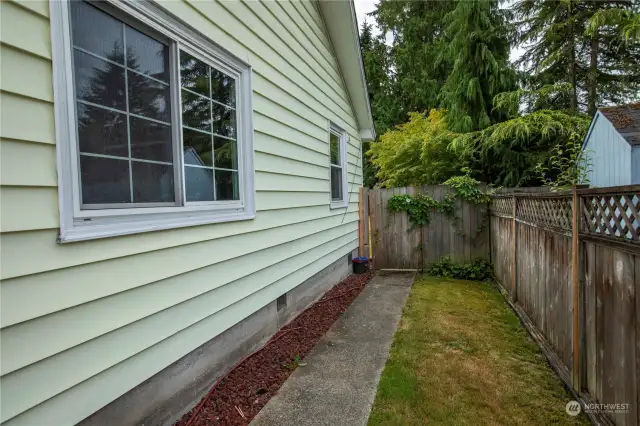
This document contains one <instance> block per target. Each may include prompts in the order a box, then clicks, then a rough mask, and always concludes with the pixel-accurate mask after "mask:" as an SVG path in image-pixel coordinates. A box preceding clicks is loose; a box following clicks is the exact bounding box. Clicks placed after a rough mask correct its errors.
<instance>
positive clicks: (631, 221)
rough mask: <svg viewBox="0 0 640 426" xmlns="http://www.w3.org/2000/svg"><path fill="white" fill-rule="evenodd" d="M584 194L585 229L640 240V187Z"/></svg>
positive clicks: (595, 233) (597, 233)
mask: <svg viewBox="0 0 640 426" xmlns="http://www.w3.org/2000/svg"><path fill="white" fill-rule="evenodd" d="M580 198H581V200H582V202H581V204H582V219H583V220H582V224H581V231H582V232H585V233H588V234H593V235H598V236H608V237H614V238H617V239H620V240H625V241H632V242H635V243H640V214H639V213H638V212H640V191H636V192H629V193H626V194H585V195H581V197H580Z"/></svg>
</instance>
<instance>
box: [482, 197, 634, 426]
mask: <svg viewBox="0 0 640 426" xmlns="http://www.w3.org/2000/svg"><path fill="white" fill-rule="evenodd" d="M639 211H640V185H632V186H623V187H611V188H578V187H576V188H574V189H573V190H572V191H568V192H562V193H549V192H535V193H522V192H511V193H506V192H504V191H503V192H502V193H499V194H496V195H494V198H493V201H492V204H491V219H490V220H491V226H490V229H491V232H490V234H491V258H492V261H493V263H494V268H495V273H496V277H497V279H498V280H499V282H500V283H501V285H502V287H503V289H504V290H505V292H506V293H507V296H508V298H509V301H510V303H511V304H512V306H513V307H514V309H515V310H516V311H517V312H518V314H519V315H520V316H521V318H522V319H523V321H524V322H525V325H527V326H528V327H529V328H530V331H531V332H532V334H533V336H534V338H536V340H538V343H540V344H541V345H542V346H543V350H545V353H546V354H547V356H548V357H549V358H550V361H551V364H552V365H553V366H554V368H556V370H557V371H558V373H559V375H560V377H561V378H562V379H563V380H564V381H565V383H567V385H568V386H571V387H572V388H573V390H574V391H575V392H576V393H577V394H578V395H579V397H580V398H581V399H582V400H583V402H584V403H587V404H589V403H600V404H616V403H617V404H629V406H628V409H627V410H626V411H625V410H621V409H618V410H613V411H617V412H608V413H601V414H598V415H593V416H592V420H594V421H596V422H598V423H602V424H615V425H618V426H622V425H636V426H638V425H640V214H639V213H638V212H639ZM618 408H620V407H618Z"/></svg>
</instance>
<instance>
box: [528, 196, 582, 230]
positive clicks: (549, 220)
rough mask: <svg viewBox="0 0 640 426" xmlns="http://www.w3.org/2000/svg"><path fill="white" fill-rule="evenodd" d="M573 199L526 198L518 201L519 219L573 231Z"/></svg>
mask: <svg viewBox="0 0 640 426" xmlns="http://www.w3.org/2000/svg"><path fill="white" fill-rule="evenodd" d="M572 211H573V210H572V199H571V197H566V196H565V197H553V198H543V197H538V196H535V197H526V198H524V197H523V198H519V199H518V212H517V214H518V219H522V220H525V221H527V222H531V223H536V224H540V225H546V226H551V227H554V228H560V229H566V230H571V222H572V214H573V213H572Z"/></svg>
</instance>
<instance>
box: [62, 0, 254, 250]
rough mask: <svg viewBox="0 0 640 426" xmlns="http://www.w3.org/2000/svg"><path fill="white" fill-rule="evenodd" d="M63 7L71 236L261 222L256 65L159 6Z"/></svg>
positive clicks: (65, 195) (65, 221) (65, 187)
mask: <svg viewBox="0 0 640 426" xmlns="http://www.w3.org/2000/svg"><path fill="white" fill-rule="evenodd" d="M52 13H53V14H54V16H53V17H54V18H55V19H52V23H53V25H52V41H53V46H54V54H53V57H54V78H55V79H56V83H57V84H56V93H55V107H56V108H55V111H56V128H57V132H58V133H57V138H58V143H57V149H58V150H59V151H60V152H59V155H58V172H59V174H60V185H59V188H58V189H59V191H60V200H61V203H60V213H61V214H60V217H61V227H60V239H61V241H76V240H82V239H90V238H97V237H105V236H112V235H122V234H129V233H134V232H143V231H148V230H155V229H166V228H172V227H179V226H190V225H197V224H202V223H212V222H220V221H229V220H242V219H250V218H252V217H253V216H254V215H255V208H254V200H253V164H252V158H251V157H252V154H253V152H252V151H253V149H252V137H253V129H252V120H251V110H252V108H251V83H250V78H251V70H250V68H249V66H248V65H246V64H244V63H243V62H241V61H240V60H238V59H237V58H234V57H231V56H230V55H229V54H228V53H226V52H225V51H223V50H221V49H220V48H218V47H217V46H215V45H213V44H212V42H211V41H210V40H208V39H207V38H206V37H205V36H203V35H200V34H198V33H195V32H194V31H193V30H190V29H189V28H186V27H184V25H183V24H182V23H181V22H180V21H177V20H176V19H175V18H174V17H173V16H171V15H170V14H168V13H167V12H166V11H164V10H163V9H161V8H160V7H158V6H156V5H153V4H151V3H142V2H133V3H126V2H120V3H118V5H117V6H115V5H112V4H107V3H103V2H99V3H92V2H89V1H58V2H55V4H54V5H52ZM142 21H144V24H143V23H142Z"/></svg>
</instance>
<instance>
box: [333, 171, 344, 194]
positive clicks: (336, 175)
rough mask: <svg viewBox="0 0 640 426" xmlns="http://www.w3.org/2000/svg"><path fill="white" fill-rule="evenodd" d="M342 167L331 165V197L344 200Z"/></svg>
mask: <svg viewBox="0 0 640 426" xmlns="http://www.w3.org/2000/svg"><path fill="white" fill-rule="evenodd" d="M342 198H343V196H342V167H338V166H334V165H331V199H332V200H333V201H342Z"/></svg>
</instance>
